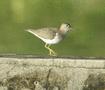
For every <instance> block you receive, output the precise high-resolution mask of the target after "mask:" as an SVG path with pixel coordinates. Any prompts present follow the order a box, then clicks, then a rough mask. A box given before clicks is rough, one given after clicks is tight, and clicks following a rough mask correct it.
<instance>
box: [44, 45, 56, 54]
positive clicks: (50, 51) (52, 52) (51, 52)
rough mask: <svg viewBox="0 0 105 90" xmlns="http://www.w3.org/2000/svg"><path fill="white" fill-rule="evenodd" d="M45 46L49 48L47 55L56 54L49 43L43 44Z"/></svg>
mask: <svg viewBox="0 0 105 90" xmlns="http://www.w3.org/2000/svg"><path fill="white" fill-rule="evenodd" d="M45 48H46V49H48V50H49V55H50V56H57V54H56V53H55V51H54V50H52V49H51V48H50V45H48V44H45Z"/></svg>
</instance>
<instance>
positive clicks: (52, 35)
mask: <svg viewBox="0 0 105 90" xmlns="http://www.w3.org/2000/svg"><path fill="white" fill-rule="evenodd" d="M71 30H72V29H71V25H70V24H68V23H63V24H61V26H60V27H59V28H41V29H37V30H34V29H28V30H26V31H28V32H30V33H32V34H33V35H35V36H36V37H38V38H39V39H41V40H42V41H43V42H44V43H45V48H46V49H48V50H49V55H50V56H57V54H56V53H55V51H54V50H52V49H51V48H50V46H51V45H52V44H57V43H59V42H60V41H61V40H63V38H64V37H65V35H66V34H67V32H68V31H71Z"/></svg>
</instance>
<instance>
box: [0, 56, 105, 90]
mask: <svg viewBox="0 0 105 90" xmlns="http://www.w3.org/2000/svg"><path fill="white" fill-rule="evenodd" d="M0 90H105V61H104V59H78V58H72V59H71V58H28V57H27V58H24V57H0Z"/></svg>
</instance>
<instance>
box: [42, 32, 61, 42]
mask: <svg viewBox="0 0 105 90" xmlns="http://www.w3.org/2000/svg"><path fill="white" fill-rule="evenodd" d="M40 39H41V40H43V41H44V42H45V43H47V44H57V43H59V42H60V41H61V38H59V36H58V33H56V36H55V38H54V39H44V38H40Z"/></svg>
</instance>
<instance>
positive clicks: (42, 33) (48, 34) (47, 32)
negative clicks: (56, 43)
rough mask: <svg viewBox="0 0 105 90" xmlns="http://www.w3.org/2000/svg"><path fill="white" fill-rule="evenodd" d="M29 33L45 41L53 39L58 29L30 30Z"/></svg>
mask: <svg viewBox="0 0 105 90" xmlns="http://www.w3.org/2000/svg"><path fill="white" fill-rule="evenodd" d="M27 31H28V30H27ZM28 32H30V33H32V34H34V35H35V36H37V37H38V36H39V37H41V38H44V39H53V38H54V36H55V35H56V33H57V28H42V29H37V30H33V29H30V30H29V31H28Z"/></svg>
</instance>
